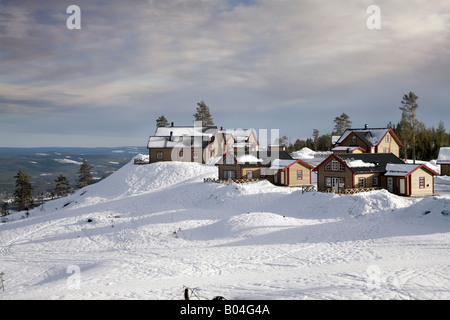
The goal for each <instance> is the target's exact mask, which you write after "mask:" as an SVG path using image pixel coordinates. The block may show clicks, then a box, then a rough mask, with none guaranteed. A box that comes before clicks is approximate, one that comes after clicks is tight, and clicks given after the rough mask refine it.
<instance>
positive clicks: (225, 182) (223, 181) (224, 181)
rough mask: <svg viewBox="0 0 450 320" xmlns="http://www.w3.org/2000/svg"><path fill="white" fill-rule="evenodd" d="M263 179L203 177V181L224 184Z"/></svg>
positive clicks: (244, 182)
mask: <svg viewBox="0 0 450 320" xmlns="http://www.w3.org/2000/svg"><path fill="white" fill-rule="evenodd" d="M258 181H261V180H260V179H231V180H220V179H215V178H203V182H215V183H222V184H233V183H236V184H247V183H254V182H258Z"/></svg>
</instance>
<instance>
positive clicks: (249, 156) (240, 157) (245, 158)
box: [236, 154, 263, 163]
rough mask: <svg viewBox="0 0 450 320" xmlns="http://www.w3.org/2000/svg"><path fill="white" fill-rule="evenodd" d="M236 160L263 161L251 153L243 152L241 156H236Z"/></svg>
mask: <svg viewBox="0 0 450 320" xmlns="http://www.w3.org/2000/svg"><path fill="white" fill-rule="evenodd" d="M236 160H237V162H238V163H258V162H262V161H263V160H262V159H258V158H257V157H256V156H254V155H252V154H244V155H242V156H238V157H237V159H236Z"/></svg>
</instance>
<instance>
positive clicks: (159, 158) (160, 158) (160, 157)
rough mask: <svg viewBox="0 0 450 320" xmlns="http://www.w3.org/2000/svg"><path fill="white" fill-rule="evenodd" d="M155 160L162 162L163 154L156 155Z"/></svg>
mask: <svg viewBox="0 0 450 320" xmlns="http://www.w3.org/2000/svg"><path fill="white" fill-rule="evenodd" d="M156 159H158V160H162V159H163V153H162V152H158V153H156Z"/></svg>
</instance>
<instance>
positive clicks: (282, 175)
mask: <svg viewBox="0 0 450 320" xmlns="http://www.w3.org/2000/svg"><path fill="white" fill-rule="evenodd" d="M280 179H281V181H280V184H284V172H283V171H282V172H281V173H280Z"/></svg>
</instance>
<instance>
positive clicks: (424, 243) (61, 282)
mask: <svg viewBox="0 0 450 320" xmlns="http://www.w3.org/2000/svg"><path fill="white" fill-rule="evenodd" d="M215 177H217V168H216V167H213V166H208V165H201V164H196V163H172V162H164V163H163V162H162V163H154V164H150V165H134V164H133V161H131V162H130V163H128V164H127V165H125V166H124V167H122V168H121V169H120V170H118V171H117V172H115V173H114V174H112V175H110V176H109V177H108V178H106V179H104V180H102V181H100V182H98V183H96V184H94V185H90V186H88V187H86V188H83V189H81V190H79V191H78V192H76V193H75V194H73V195H71V196H68V197H66V198H61V199H58V200H55V201H51V202H48V203H46V204H44V205H42V206H41V207H39V208H35V209H34V210H31V211H30V212H29V216H28V217H26V216H25V213H24V212H21V213H16V214H14V215H12V216H9V217H8V218H7V222H5V223H2V224H0V258H1V265H0V268H1V270H0V271H3V272H4V273H5V276H4V278H5V279H6V280H7V282H6V285H5V287H6V289H5V292H1V293H0V294H1V297H2V298H4V299H117V298H118V299H182V297H183V294H182V289H183V286H189V287H191V288H196V290H197V293H198V296H199V297H200V298H204V299H209V298H211V297H213V296H216V295H221V296H224V297H226V298H227V299H305V298H306V299H368V298H369V299H373V298H374V299H448V298H450V294H449V291H448V287H449V285H450V278H449V276H448V275H449V274H450V272H449V271H450V270H449V262H450V260H449V256H450V255H449V253H450V252H449V243H450V241H449V240H450V237H449V231H450V222H449V219H450V216H449V212H450V195H449V194H443V195H440V196H435V197H428V198H415V199H411V198H404V197H398V196H395V195H393V194H390V193H389V192H387V191H385V190H382V191H375V192H368V193H360V194H356V195H347V196H340V195H335V194H324V193H319V192H308V193H304V194H303V193H302V192H301V190H300V189H297V188H285V187H277V186H274V185H272V184H270V183H269V182H267V181H261V182H258V183H253V184H247V185H242V186H241V185H223V184H218V183H204V182H203V179H204V178H215ZM373 266H375V267H376V270H379V273H377V274H376V275H375V276H376V277H377V278H376V281H377V282H376V283H377V285H376V286H373V285H372V284H373V281H372V280H373V279H372V277H373V275H371V274H370V273H368V270H372V269H373ZM77 268H78V269H77ZM371 268H372V269H371ZM73 270H79V275H81V276H80V277H79V278H75V279H78V286H75V287H74V286H72V285H69V280H71V281H72V280H73V279H74V276H75V273H74V271H73ZM70 283H73V282H70Z"/></svg>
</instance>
